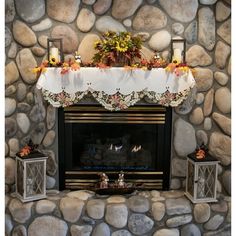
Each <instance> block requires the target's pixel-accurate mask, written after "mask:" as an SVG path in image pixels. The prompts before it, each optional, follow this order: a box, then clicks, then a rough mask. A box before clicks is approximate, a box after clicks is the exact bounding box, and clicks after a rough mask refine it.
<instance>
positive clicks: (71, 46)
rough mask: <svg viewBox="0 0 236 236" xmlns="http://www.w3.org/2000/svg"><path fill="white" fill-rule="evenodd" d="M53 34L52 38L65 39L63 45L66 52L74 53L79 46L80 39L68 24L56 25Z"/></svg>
mask: <svg viewBox="0 0 236 236" xmlns="http://www.w3.org/2000/svg"><path fill="white" fill-rule="evenodd" d="M53 2H54V1H53ZM57 2H58V1H57ZM62 2H64V1H62ZM62 12H64V11H62ZM63 14H64V13H63ZM51 36H52V38H62V39H63V43H62V46H63V51H64V53H72V52H73V53H74V52H75V51H76V50H77V48H78V46H79V40H78V36H77V33H76V32H75V31H74V30H72V29H71V28H70V27H69V26H67V25H58V26H55V27H54V28H53V30H52V33H51Z"/></svg>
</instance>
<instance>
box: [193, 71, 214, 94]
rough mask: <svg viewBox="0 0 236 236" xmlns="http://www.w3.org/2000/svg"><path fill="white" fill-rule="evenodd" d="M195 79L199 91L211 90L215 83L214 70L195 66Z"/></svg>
mask: <svg viewBox="0 0 236 236" xmlns="http://www.w3.org/2000/svg"><path fill="white" fill-rule="evenodd" d="M195 72H196V73H195V75H194V78H195V81H196V84H197V90H198V91H199V92H204V91H207V90H209V89H210V88H211V87H212V85H213V72H212V70H210V69H205V68H200V67H197V68H195Z"/></svg>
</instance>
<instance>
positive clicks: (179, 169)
mask: <svg viewBox="0 0 236 236" xmlns="http://www.w3.org/2000/svg"><path fill="white" fill-rule="evenodd" d="M186 164H187V163H186V159H184V160H183V159H180V158H173V159H172V162H171V167H172V168H171V173H172V175H173V176H177V177H185V176H186Z"/></svg>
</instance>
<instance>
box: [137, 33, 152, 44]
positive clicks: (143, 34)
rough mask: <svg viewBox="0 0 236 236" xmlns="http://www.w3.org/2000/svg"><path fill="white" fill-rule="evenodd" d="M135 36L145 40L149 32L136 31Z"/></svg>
mask: <svg viewBox="0 0 236 236" xmlns="http://www.w3.org/2000/svg"><path fill="white" fill-rule="evenodd" d="M134 36H135V37H140V38H141V40H142V41H143V42H145V41H147V40H148V38H149V37H150V34H149V33H148V32H138V33H136V34H134Z"/></svg>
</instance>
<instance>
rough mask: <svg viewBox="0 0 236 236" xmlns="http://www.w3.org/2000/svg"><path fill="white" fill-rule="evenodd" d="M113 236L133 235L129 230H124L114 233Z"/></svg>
mask: <svg viewBox="0 0 236 236" xmlns="http://www.w3.org/2000/svg"><path fill="white" fill-rule="evenodd" d="M111 236H132V235H131V233H130V232H129V231H128V230H126V229H122V230H118V231H115V232H113V233H112V234H111Z"/></svg>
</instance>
